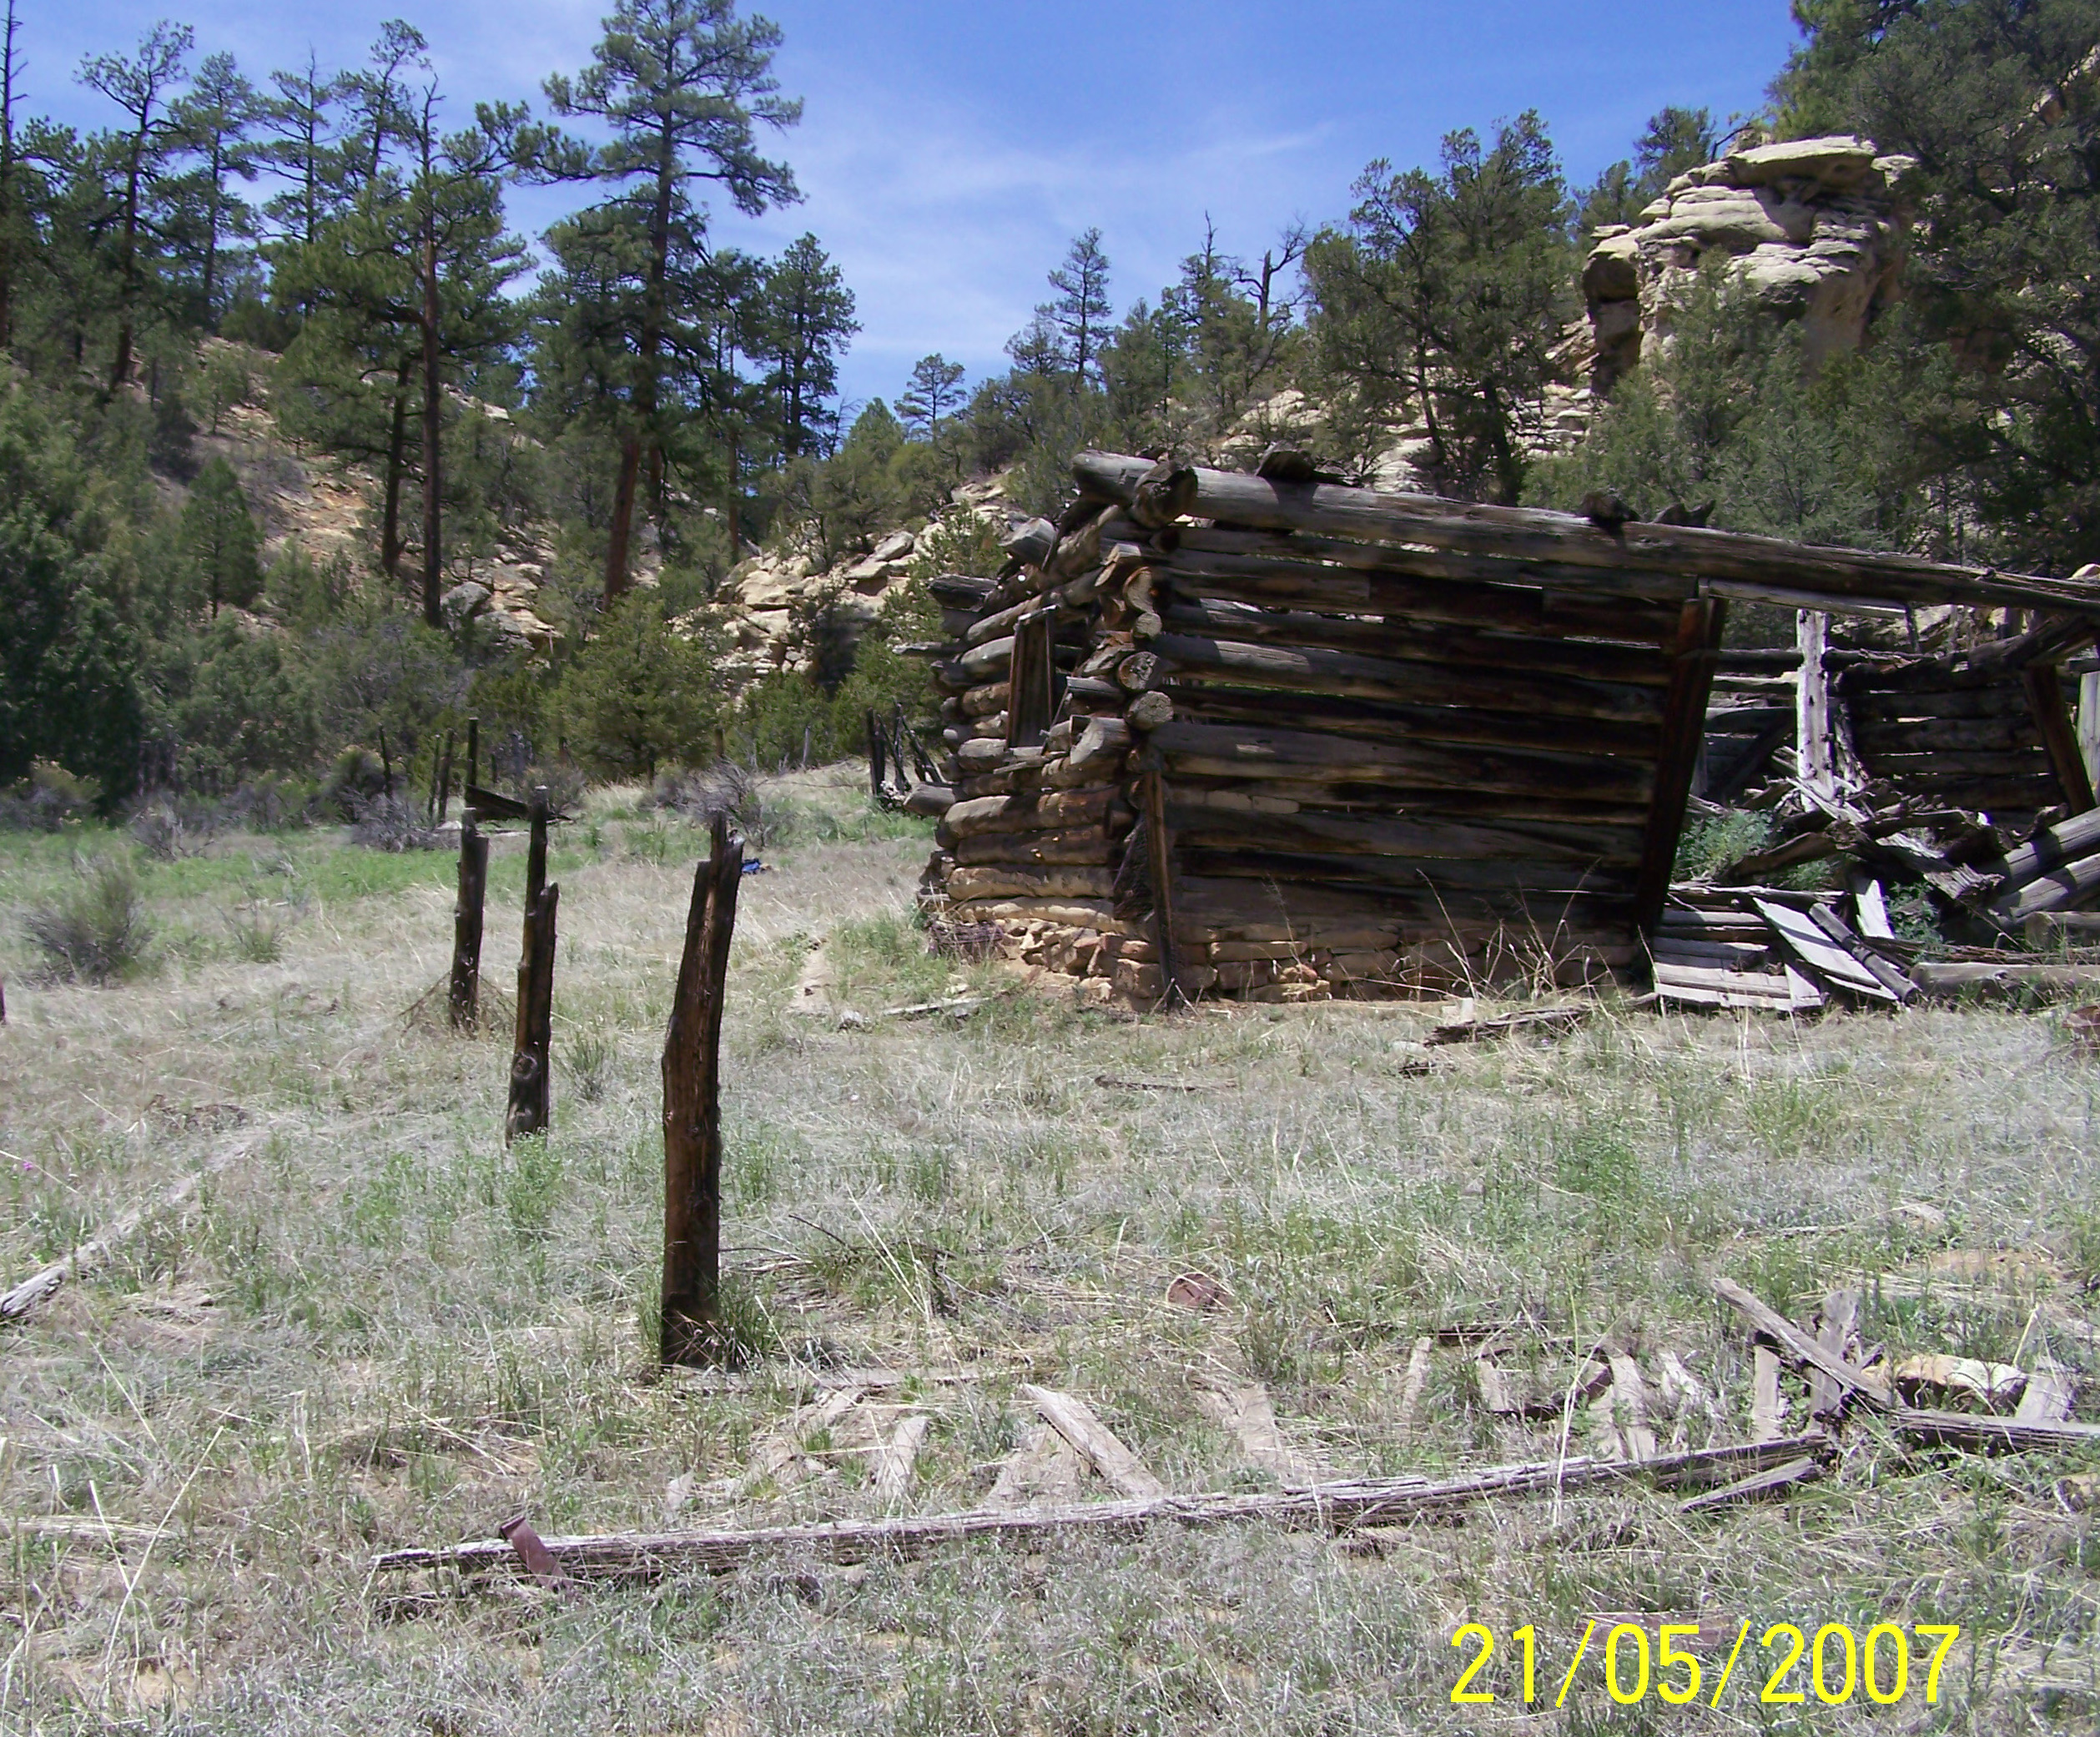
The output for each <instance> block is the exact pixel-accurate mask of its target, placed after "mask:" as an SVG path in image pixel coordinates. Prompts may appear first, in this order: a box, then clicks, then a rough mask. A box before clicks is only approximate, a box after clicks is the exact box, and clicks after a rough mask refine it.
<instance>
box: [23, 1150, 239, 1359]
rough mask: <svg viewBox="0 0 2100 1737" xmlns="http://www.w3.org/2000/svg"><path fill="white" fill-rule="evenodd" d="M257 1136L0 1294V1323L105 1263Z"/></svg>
mask: <svg viewBox="0 0 2100 1737" xmlns="http://www.w3.org/2000/svg"><path fill="white" fill-rule="evenodd" d="M258 1138H259V1136H258V1137H251V1138H248V1139H244V1140H237V1141H235V1142H234V1144H233V1145H229V1146H227V1147H225V1148H224V1150H220V1151H218V1152H215V1153H214V1154H213V1155H211V1156H210V1157H209V1158H208V1159H206V1160H205V1161H204V1167H203V1168H202V1169H200V1170H198V1171H193V1172H192V1173H191V1174H190V1175H189V1176H184V1178H183V1179H182V1181H179V1182H178V1183H176V1184H175V1185H174V1186H173V1187H172V1188H169V1190H168V1191H166V1192H165V1193H164V1194H162V1195H161V1196H159V1199H157V1200H154V1201H151V1202H149V1204H147V1205H145V1206H133V1208H131V1210H130V1211H128V1212H123V1213H120V1214H119V1215H118V1216H117V1217H115V1218H113V1219H112V1220H111V1221H109V1222H108V1224H106V1225H104V1226H103V1227H102V1228H101V1229H100V1230H99V1231H96V1232H95V1234H94V1235H93V1236H91V1237H89V1238H88V1240H87V1241H85V1242H83V1243H81V1244H79V1245H78V1246H77V1247H75V1248H74V1249H73V1251H72V1253H70V1254H68V1256H66V1257H65V1258H64V1259H63V1260H61V1261H53V1263H52V1264H51V1265H50V1266H47V1267H44V1268H43V1269H42V1270H41V1271H37V1272H33V1273H31V1274H30V1275H29V1276H28V1278H26V1279H24V1280H23V1281H22V1282H21V1283H20V1284H18V1285H17V1286H14V1288H13V1290H11V1291H7V1292H6V1293H4V1294H0V1322H13V1321H20V1320H22V1319H23V1318H24V1317H27V1316H28V1314H29V1312H31V1311H32V1310H33V1309H34V1308H35V1307H37V1305H38V1304H39V1303H41V1302H43V1301H45V1300H46V1299H48V1297H50V1296H53V1294H55V1293H56V1292H57V1291H58V1287H59V1286H61V1285H63V1284H64V1283H65V1281H67V1280H68V1279H69V1278H78V1277H79V1276H80V1275H81V1274H82V1273H83V1272H92V1271H94V1270H95V1268H97V1267H98V1266H103V1264H104V1263H105V1262H107V1261H108V1259H109V1257H110V1256H112V1255H113V1254H114V1253H115V1252H116V1251H117V1250H118V1247H120V1246H122V1245H123V1242H124V1241H126V1240H127V1239H128V1238H129V1237H130V1236H133V1234H134V1233H136V1231H138V1227H139V1226H141V1225H143V1224H144V1223H145V1221H147V1220H148V1219H149V1218H150V1217H152V1216H153V1215H154V1213H156V1212H168V1211H174V1209H175V1208H176V1207H178V1206H182V1205H184V1203H185V1202H186V1201H188V1200H189V1197H190V1196H192V1195H194V1194H195V1193H196V1191H197V1190H198V1188H199V1186H200V1185H201V1184H202V1183H203V1181H204V1179H205V1178H206V1177H207V1176H217V1175H218V1174H219V1171H223V1170H224V1169H225V1168H226V1166H229V1164H232V1163H233V1162H234V1161H235V1160H236V1159H239V1158H242V1157H244V1156H246V1155H247V1154H248V1153H249V1151H251V1150H254V1146H255V1145H256V1144H257V1139H258Z"/></svg>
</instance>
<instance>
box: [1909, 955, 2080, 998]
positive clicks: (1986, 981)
mask: <svg viewBox="0 0 2100 1737" xmlns="http://www.w3.org/2000/svg"><path fill="white" fill-rule="evenodd" d="M1911 982H1913V983H1915V984H1916V985H1917V986H1918V989H1919V990H1920V992H1921V993H1922V994H1927V995H1930V996H1931V997H1933V998H1934V999H1936V1000H1941V1001H1951V1000H1956V999H1959V998H1960V997H1962V996H1963V995H1987V994H2002V995H2004V994H2022V993H2027V994H2042V995H2082V994H2090V993H2091V992H2092V991H2093V990H2095V989H2100V965H2027V964H2002V965H2000V964H1983V963H1982V962H1980V961H1975V960H1964V961H1951V962H1950V961H1941V960H1933V959H1921V960H1920V961H1919V962H1918V963H1917V964H1914V965H1912V966H1911Z"/></svg>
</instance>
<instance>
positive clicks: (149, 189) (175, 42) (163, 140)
mask: <svg viewBox="0 0 2100 1737" xmlns="http://www.w3.org/2000/svg"><path fill="white" fill-rule="evenodd" d="M195 40H196V36H195V33H194V32H193V31H192V30H191V29H190V28H189V26H188V25H187V24H171V23H168V22H167V21H166V20H165V19H163V20H162V21H161V22H160V23H158V24H156V25H154V28H152V29H151V30H149V31H148V32H147V33H146V35H145V38H144V40H143V41H142V42H141V43H139V45H138V56H137V58H134V59H129V60H127V59H126V58H124V57H123V56H122V55H120V54H97V55H90V56H89V57H88V58H86V59H84V60H83V61H82V62H81V63H80V82H81V83H83V84H84V85H86V86H87V87H88V88H89V89H90V90H93V91H97V92H99V93H101V94H102V95H103V96H105V97H107V98H108V99H109V100H110V101H111V102H113V103H115V104H116V105H117V106H118V108H121V109H123V112H124V113H125V114H126V115H127V116H128V117H129V119H130V123H131V124H130V125H129V127H128V128H127V129H126V130H125V132H124V133H123V134H122V136H121V140H120V143H119V146H118V156H119V157H120V160H121V164H122V171H121V173H122V186H121V191H120V193H119V195H118V217H117V224H116V229H117V236H116V254H117V258H116V279H117V284H116V300H117V346H116V354H115V357H114V359H113V360H112V361H111V363H110V365H109V385H110V389H111V390H115V389H116V388H117V387H118V386H121V385H123V384H124V382H125V381H127V380H129V379H130V378H131V366H132V354H133V348H134V346H135V344H136V340H137V330H136V328H137V320H138V298H139V278H140V273H139V260H138V239H139V230H140V229H141V227H142V225H143V224H144V218H145V208H146V204H147V203H148V201H149V200H150V199H153V198H154V195H155V194H157V193H158V191H159V182H160V179H161V177H162V174H163V173H164V170H165V169H166V167H167V163H168V157H169V153H170V151H171V150H172V149H174V147H175V145H176V144H177V143H178V142H179V132H178V129H177V127H176V123H175V119H174V113H173V112H172V111H173V103H174V93H175V89H176V87H177V86H178V85H179V83H181V82H182V78H183V62H184V59H185V58H187V57H188V55H189V50H190V47H191V45H192V43H194V41H195Z"/></svg>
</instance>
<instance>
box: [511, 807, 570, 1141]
mask: <svg viewBox="0 0 2100 1737" xmlns="http://www.w3.org/2000/svg"><path fill="white" fill-rule="evenodd" d="M546 825H547V801H546V785H544V784H542V785H541V786H540V787H539V788H537V789H536V790H535V791H534V792H533V793H532V841H531V846H530V848H528V849H527V851H526V858H525V865H526V866H525V945H524V949H523V951H522V953H521V954H520V956H519V959H518V1018H517V1039H516V1044H515V1045H513V1047H512V1050H511V1108H510V1113H509V1114H508V1115H506V1116H505V1118H504V1120H503V1137H504V1139H506V1140H516V1139H517V1138H518V1137H519V1136H520V1135H526V1134H544V1133H545V1132H546V1125H547V1115H548V1085H549V1081H548V1077H547V1075H548V1065H547V1063H548V1051H549V1050H550V1049H551V1047H552V1043H553V1025H554V915H555V910H556V907H557V906H558V905H559V904H560V903H561V898H562V889H561V888H559V887H558V886H556V887H551V886H549V885H548V884H546Z"/></svg>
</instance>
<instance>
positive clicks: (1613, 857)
mask: <svg viewBox="0 0 2100 1737" xmlns="http://www.w3.org/2000/svg"><path fill="white" fill-rule="evenodd" d="M1167 819H1168V823H1169V824H1170V825H1171V827H1173V828H1174V829H1175V831H1176V833H1179V834H1181V836H1182V837H1184V838H1186V840H1187V842H1189V843H1191V844H1199V843H1200V844H1203V845H1206V846H1208V847H1210V848H1222V849H1231V848H1236V847H1238V846H1240V845H1242V844H1246V843H1256V842H1259V843H1262V844H1264V845H1273V846H1277V847H1280V848H1302V849H1307V850H1315V851H1321V852H1327V853H1338V854H1342V855H1352V856H1353V855H1360V854H1362V855H1376V856H1410V857H1468V858H1497V857H1503V858H1525V859H1528V860H1533V861H1535V860H1537V859H1538V858H1541V857H1545V858H1559V859H1561V860H1562V861H1563V862H1564V863H1567V864H1569V865H1570V866H1573V867H1580V866H1582V865H1585V864H1589V863H1602V864H1607V865H1609V866H1613V867H1618V868H1629V867H1631V866H1632V865H1633V864H1634V863H1636V862H1638V861H1639V854H1640V835H1639V832H1638V831H1636V830H1634V829H1632V828H1601V827H1600V828H1579V827H1564V828H1553V827H1547V826H1540V827H1532V828H1525V827H1496V826H1483V825H1479V824H1477V823H1475V824H1468V823H1462V822H1454V821H1450V820H1446V819H1445V818H1443V817H1442V816H1441V815H1434V814H1430V815H1424V816H1423V817H1422V818H1418V819H1417V818H1410V817H1405V816H1403V817H1397V818H1375V817H1370V816H1364V817H1357V816H1352V815H1342V814H1332V813H1313V812H1308V811H1305V810H1301V811H1300V812H1299V813H1296V814H1265V815H1263V816H1262V818H1261V819H1260V821H1259V822H1258V823H1256V824H1253V825H1249V824H1248V823H1246V820H1245V819H1241V820H1240V821H1238V823H1235V822H1234V820H1233V818H1232V817H1231V816H1229V815H1227V814H1226V813H1221V812H1220V811H1218V810H1216V809H1215V808H1207V807H1203V806H1201V805H1197V804H1192V803H1181V802H1176V803H1173V804H1172V805H1171V807H1170V808H1168V810H1167Z"/></svg>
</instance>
